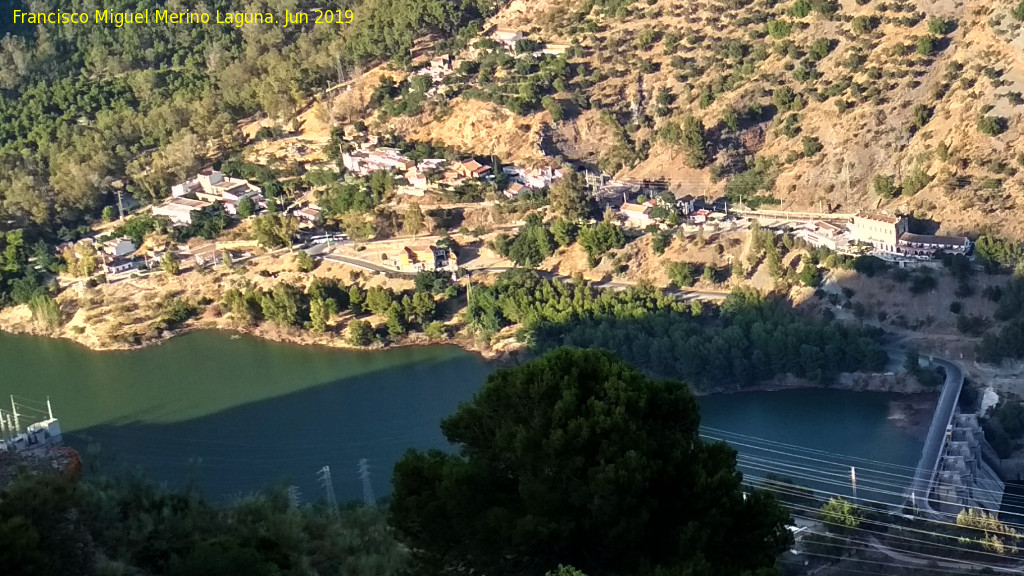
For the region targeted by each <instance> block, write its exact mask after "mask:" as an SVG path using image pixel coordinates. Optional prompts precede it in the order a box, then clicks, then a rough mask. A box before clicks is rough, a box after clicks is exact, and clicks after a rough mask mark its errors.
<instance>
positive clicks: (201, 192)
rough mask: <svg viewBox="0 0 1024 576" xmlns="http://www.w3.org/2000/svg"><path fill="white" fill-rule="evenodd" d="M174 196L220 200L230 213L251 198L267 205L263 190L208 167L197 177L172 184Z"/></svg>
mask: <svg viewBox="0 0 1024 576" xmlns="http://www.w3.org/2000/svg"><path fill="white" fill-rule="evenodd" d="M171 196H172V197H173V198H189V197H191V198H195V199H197V200H202V201H204V202H220V203H222V204H224V209H225V210H226V211H227V213H228V214H232V215H233V214H237V213H238V203H239V202H241V201H242V200H243V199H245V198H249V199H250V200H252V201H253V203H254V204H256V206H258V207H265V206H266V199H265V198H264V197H263V190H261V189H260V187H259V186H256V185H255V184H252V183H250V182H249V181H248V180H244V179H242V178H232V177H230V176H225V175H224V173H223V172H221V171H220V170H213V169H212V168H207V169H205V170H203V171H201V172H199V174H197V175H196V177H195V178H193V179H191V180H188V181H186V182H183V183H181V184H175V185H174V186H171Z"/></svg>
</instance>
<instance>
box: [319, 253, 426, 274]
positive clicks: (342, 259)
mask: <svg viewBox="0 0 1024 576" xmlns="http://www.w3.org/2000/svg"><path fill="white" fill-rule="evenodd" d="M324 260H327V261H330V262H337V263H339V264H347V265H349V266H352V267H353V268H359V269H360V270H369V271H371V272H377V273H380V274H405V275H408V276H415V275H416V274H415V273H414V272H403V271H401V270H395V269H394V268H390V267H385V266H381V265H380V264H374V263H373V262H367V261H366V260H360V259H358V258H349V257H347V256H338V255H337V254H325V255H324Z"/></svg>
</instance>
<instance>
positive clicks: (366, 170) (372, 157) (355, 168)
mask: <svg viewBox="0 0 1024 576" xmlns="http://www.w3.org/2000/svg"><path fill="white" fill-rule="evenodd" d="M341 164H342V166H344V167H345V170H348V171H349V172H352V173H353V174H356V175H358V176H366V175H368V174H370V173H372V172H377V171H380V170H396V171H399V172H405V171H406V170H409V169H410V168H412V167H414V166H416V162H414V161H412V160H410V159H409V158H406V157H405V156H403V155H402V153H401V152H399V151H398V150H396V149H395V148H371V149H366V150H355V151H352V152H344V153H342V155H341Z"/></svg>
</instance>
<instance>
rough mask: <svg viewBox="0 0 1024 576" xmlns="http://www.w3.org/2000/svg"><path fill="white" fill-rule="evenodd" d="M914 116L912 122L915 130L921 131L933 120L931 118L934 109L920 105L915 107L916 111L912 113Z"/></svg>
mask: <svg viewBox="0 0 1024 576" xmlns="http://www.w3.org/2000/svg"><path fill="white" fill-rule="evenodd" d="M912 116H913V120H912V122H913V124H914V129H915V130H920V129H921V128H924V125H925V124H927V123H928V121H929V120H931V118H932V109H931V108H929V107H928V106H925V105H924V104H918V105H916V106H914V111H913V112H912Z"/></svg>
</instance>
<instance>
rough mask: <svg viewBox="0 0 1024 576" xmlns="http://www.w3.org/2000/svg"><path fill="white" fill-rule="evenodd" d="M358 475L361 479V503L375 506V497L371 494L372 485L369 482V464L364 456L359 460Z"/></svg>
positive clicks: (371, 506)
mask: <svg viewBox="0 0 1024 576" xmlns="http://www.w3.org/2000/svg"><path fill="white" fill-rule="evenodd" d="M359 477H360V478H362V479H363V504H366V506H367V507H369V508H376V507H377V499H376V498H375V497H374V495H373V485H372V484H370V464H369V463H368V461H367V460H366V458H362V459H360V460H359Z"/></svg>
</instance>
